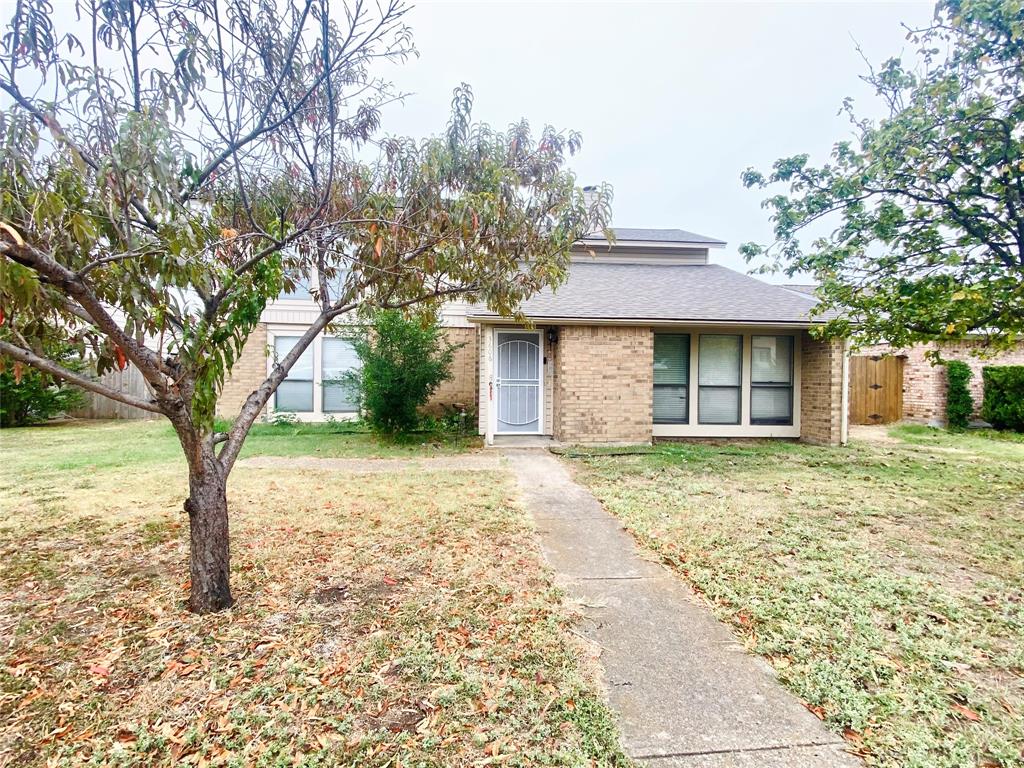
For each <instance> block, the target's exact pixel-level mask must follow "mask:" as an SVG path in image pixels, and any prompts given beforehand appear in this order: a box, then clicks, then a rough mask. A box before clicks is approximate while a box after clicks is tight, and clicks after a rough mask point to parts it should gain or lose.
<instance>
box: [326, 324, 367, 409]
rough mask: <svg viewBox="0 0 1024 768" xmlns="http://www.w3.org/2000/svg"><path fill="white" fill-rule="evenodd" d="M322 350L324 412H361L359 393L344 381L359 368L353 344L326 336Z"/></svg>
mask: <svg viewBox="0 0 1024 768" xmlns="http://www.w3.org/2000/svg"><path fill="white" fill-rule="evenodd" d="M321 350H322V351H321V354H320V372H321V373H320V375H321V386H322V387H323V390H322V393H323V402H322V405H321V407H322V409H323V412H324V413H356V412H357V411H358V410H359V398H358V392H357V391H356V389H355V388H354V387H353V386H352V385H351V384H349V383H348V382H347V381H345V379H344V377H345V374H347V373H348V372H349V371H352V370H354V369H356V368H358V367H359V358H358V357H357V356H356V352H355V349H353V347H352V342H351V341H348V340H347V339H335V338H331V337H329V336H325V337H324V340H323V346H322V347H321Z"/></svg>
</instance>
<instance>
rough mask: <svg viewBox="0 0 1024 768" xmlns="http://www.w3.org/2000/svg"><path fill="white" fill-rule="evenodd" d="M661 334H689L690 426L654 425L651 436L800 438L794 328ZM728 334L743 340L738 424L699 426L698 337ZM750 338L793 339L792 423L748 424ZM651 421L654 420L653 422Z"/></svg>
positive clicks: (797, 342) (797, 335) (798, 347)
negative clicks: (740, 337) (703, 334)
mask: <svg viewBox="0 0 1024 768" xmlns="http://www.w3.org/2000/svg"><path fill="white" fill-rule="evenodd" d="M657 331H660V332H664V333H688V334H690V392H689V395H688V396H689V405H690V423H689V424H654V425H653V427H654V429H653V435H654V437H800V395H801V389H802V388H803V387H802V386H801V384H802V378H801V375H800V364H801V360H800V357H801V343H800V342H801V333H802V331H800V330H798V329H796V328H786V327H781V328H777V327H769V326H765V327H758V328H751V327H749V326H739V327H733V326H726V327H715V328H708V327H706V326H704V327H698V326H680V327H678V328H675V327H673V328H658V329H657ZM702 333H705V334H714V335H721V334H725V335H731V336H742V337H743V351H742V358H741V359H742V365H741V372H742V378H741V380H740V423H739V424H700V423H698V421H697V408H698V405H699V402H698V401H699V399H700V397H699V393H698V385H697V379H698V377H699V370H700V369H699V368H698V365H699V363H700V360H699V358H700V352H699V350H700V338H699V337H700V335H701V334H702ZM752 336H792V337H793V423H792V424H751V423H750V353H751V345H752V342H751V337H752ZM652 421H653V419H652Z"/></svg>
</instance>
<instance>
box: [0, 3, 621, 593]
mask: <svg viewBox="0 0 1024 768" xmlns="http://www.w3.org/2000/svg"><path fill="white" fill-rule="evenodd" d="M76 9H77V14H78V21H77V23H76V22H74V20H73V19H68V18H65V17H66V16H68V15H69V14H67V13H66V12H65V9H64V7H63V6H61V7H59V9H58V12H55V11H54V8H53V7H52V6H51V4H50V2H49V0H15V3H14V6H13V11H14V13H13V18H12V19H11V20H10V22H9V24H8V27H7V29H6V32H5V34H4V36H3V39H2V44H0V91H2V92H3V94H4V95H5V97H6V98H5V100H6V101H7V102H8V106H7V107H6V108H4V109H3V110H2V111H0V137H2V139H0V141H2V143H3V146H2V152H0V190H2V191H0V313H2V325H0V355H2V356H3V358H5V359H6V360H7V361H8V362H9V364H11V365H15V366H22V365H30V366H34V367H36V368H38V369H39V370H41V371H44V372H46V373H48V374H50V375H53V376H57V377H60V378H63V379H65V380H68V381H72V382H75V383H77V384H78V385H80V386H81V387H83V388H85V389H88V390H91V391H93V392H98V393H100V394H102V395H105V396H107V397H110V398H113V399H115V400H120V401H122V402H125V403H129V404H131V405H134V406H137V407H139V408H142V409H144V410H147V411H152V412H154V413H159V414H162V415H163V416H166V417H167V418H168V419H169V420H170V422H171V423H172V425H173V426H174V429H175V431H176V432H177V435H178V437H179V439H180V442H181V445H182V448H183V450H184V453H185V456H186V458H187V460H188V469H189V481H190V482H189V497H188V499H187V500H186V502H185V510H186V511H187V512H188V515H189V519H190V531H191V585H192V586H191V595H190V607H191V608H192V609H193V610H195V611H211V610H217V609H221V608H224V607H226V606H228V605H230V604H231V602H232V596H231V592H230V589H229V580H228V572H229V547H228V512H227V501H226V491H225V488H226V481H227V476H228V473H229V472H230V471H231V468H232V465H233V464H234V462H235V459H236V458H237V456H238V453H239V450H240V449H241V447H242V443H243V441H244V440H245V437H246V435H247V433H248V431H249V428H250V427H251V425H252V424H253V422H254V421H255V420H256V418H257V417H258V415H259V413H260V412H261V410H262V409H263V407H264V406H265V404H266V403H267V401H268V399H269V398H270V397H271V395H272V393H273V392H274V390H275V389H276V387H277V386H278V385H279V384H280V383H281V381H282V380H283V379H284V378H285V377H286V375H287V374H288V371H289V369H290V368H291V367H292V365H293V364H294V363H295V362H296V360H297V359H298V358H299V356H300V355H301V354H302V352H303V351H304V350H305V349H306V348H307V347H308V345H309V344H310V343H311V342H312V341H313V340H314V338H315V337H316V336H317V335H318V334H320V333H321V332H323V331H324V330H325V329H326V328H328V326H329V325H330V324H331V323H332V322H336V321H338V320H339V319H340V318H342V317H343V316H345V315H346V314H347V313H353V312H357V311H359V310H365V311H372V310H375V309H382V308H383V309H396V308H398V309H402V308H404V309H409V308H417V307H419V308H423V309H424V310H426V311H433V310H434V309H435V308H436V306H437V305H438V304H439V303H440V302H442V301H444V300H446V299H448V298H450V297H453V296H456V295H464V296H469V297H471V298H474V299H477V300H480V301H484V302H486V303H487V304H488V305H489V306H490V307H492V308H493V309H495V310H498V311H501V312H505V313H512V312H514V311H515V309H516V307H517V306H518V304H519V303H520V301H521V300H522V299H524V298H525V297H527V296H529V295H530V294H532V293H533V292H535V291H536V290H538V289H539V288H541V287H543V286H547V285H554V284H557V283H558V282H559V280H561V279H562V278H563V276H564V274H565V271H566V267H567V264H568V251H569V246H570V245H571V244H572V242H573V241H575V240H576V239H577V238H579V237H580V236H581V235H583V234H584V233H586V232H588V231H593V230H594V229H595V228H598V229H600V228H603V227H604V226H605V222H606V221H607V220H608V217H609V210H608V206H609V200H610V190H609V189H607V188H605V187H602V188H601V189H600V190H599V194H598V195H597V196H596V197H595V198H592V199H591V198H585V196H584V195H583V193H582V190H580V189H579V188H577V187H576V185H575V178H574V176H573V175H572V174H571V173H570V172H569V171H568V170H567V168H566V160H567V157H568V155H569V154H571V153H574V152H575V151H577V149H578V148H579V143H580V139H579V136H578V135H577V134H575V133H561V132H558V131H555V130H554V129H552V128H545V129H544V130H543V131H542V132H541V133H540V135H539V136H534V135H533V134H532V133H531V130H530V127H529V126H528V125H527V124H526V123H525V122H521V123H518V124H515V125H512V126H511V127H510V128H509V129H508V130H506V131H495V130H492V129H490V128H488V127H487V126H485V125H479V124H474V123H473V122H472V120H471V106H472V98H471V93H470V90H469V88H468V87H465V86H463V87H461V88H459V89H458V90H457V91H456V94H455V99H454V102H453V105H452V117H451V121H450V123H449V124H448V126H447V129H446V130H445V132H444V133H443V135H441V136H440V137H438V138H435V139H430V140H426V141H414V140H411V139H400V138H393V137H381V136H380V135H379V123H380V117H381V108H382V107H383V106H384V105H385V104H387V103H388V102H390V101H392V100H394V99H395V98H397V95H396V94H395V92H394V90H393V88H392V87H391V86H390V85H389V84H388V83H387V82H385V81H382V80H380V79H379V78H377V77H376V76H375V72H377V71H378V70H379V67H378V66H377V65H378V63H380V62H386V61H389V60H402V59H404V58H405V57H406V56H408V55H409V54H410V53H411V52H412V51H413V48H412V42H411V37H410V32H409V30H408V28H407V27H406V26H405V25H404V21H403V19H404V16H405V14H406V10H407V9H406V6H405V5H404V4H403V2H402V0H391V1H390V2H389V3H386V4H383V5H380V4H376V3H372V4H371V3H366V2H364V0H351V1H350V2H347V3H339V2H329V0H79V2H78V3H77V5H76ZM366 156H372V157H374V158H375V159H374V160H373V161H372V162H367V161H364V160H361V159H360V158H362V157H366ZM299 279H308V280H309V281H310V283H311V285H312V291H313V294H314V299H315V301H316V304H317V306H318V308H319V310H320V313H319V316H318V317H317V319H316V320H315V321H314V322H313V323H312V324H311V325H310V327H309V328H308V330H307V331H306V332H305V333H304V334H303V335H302V337H301V339H300V340H299V342H298V343H297V344H296V345H295V346H294V348H293V349H292V350H291V351H290V352H289V353H288V354H287V355H286V356H284V357H283V358H282V359H280V360H277V361H276V364H275V365H273V367H272V370H271V372H270V375H269V376H268V377H267V379H266V381H264V382H263V383H262V385H260V386H259V387H258V388H257V389H256V390H255V391H253V392H252V394H251V395H249V397H248V399H247V400H246V401H245V404H244V406H243V407H242V409H241V413H240V414H239V415H238V417H237V418H236V419H235V421H234V422H233V424H232V426H231V428H230V431H229V432H227V433H226V434H215V433H214V431H213V421H214V410H215V405H216V401H217V397H218V394H219V392H220V389H221V386H222V384H223V382H224V378H225V375H226V374H227V373H228V372H229V371H230V369H231V366H232V363H233V362H234V360H235V359H237V357H238V355H239V353H240V351H241V349H242V347H243V345H244V344H245V341H246V339H247V338H248V336H249V334H250V333H251V332H252V330H253V329H254V328H255V326H256V324H257V322H258V321H259V318H260V314H261V312H262V311H263V309H264V307H265V306H266V304H267V302H268V301H269V300H271V299H273V298H274V297H276V296H278V295H279V294H280V293H281V292H282V290H283V291H288V290H289V289H291V288H293V287H294V283H295V281H296V280H299ZM54 340H61V341H65V342H68V343H70V344H72V345H74V347H75V348H77V349H78V351H79V353H80V354H81V355H87V354H89V353H90V350H91V354H92V355H94V356H95V358H96V360H97V361H98V365H99V369H100V371H101V372H102V371H103V370H104V369H108V368H110V367H112V366H118V367H122V368H123V367H124V366H126V365H134V366H137V367H138V369H139V371H140V372H141V373H142V376H143V377H144V378H145V381H146V383H147V384H148V387H149V390H150V393H151V394H150V396H149V397H146V398H137V397H132V396H130V395H127V394H125V393H121V392H117V391H113V390H111V389H109V388H107V387H105V386H103V385H102V384H101V383H99V382H97V381H95V380H92V379H90V378H88V377H85V376H82V375H80V374H77V373H75V372H74V371H70V370H68V369H67V368H65V367H63V366H62V365H61V364H60V362H59V361H58V360H54V359H52V358H49V357H47V356H46V354H45V349H46V348H47V345H48V344H51V343H52V342H53V341H54ZM126 482H130V479H129V478H128V477H126Z"/></svg>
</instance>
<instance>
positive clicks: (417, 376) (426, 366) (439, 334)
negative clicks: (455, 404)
mask: <svg viewBox="0 0 1024 768" xmlns="http://www.w3.org/2000/svg"><path fill="white" fill-rule="evenodd" d="M458 347H459V345H457V344H449V343H448V342H447V341H446V339H445V336H444V331H442V329H441V327H440V326H439V325H438V322H437V318H436V316H435V317H422V318H416V317H406V316H404V315H403V314H402V313H401V312H399V311H397V310H384V311H381V312H378V313H377V314H376V315H374V317H373V320H372V322H370V323H368V324H367V325H365V326H363V327H362V328H361V329H360V331H359V334H358V336H357V337H356V338H355V340H354V348H355V352H356V355H357V356H358V357H359V363H360V366H359V370H358V371H354V372H353V373H352V374H351V383H352V384H353V386H354V387H355V388H356V389H357V390H358V392H359V403H360V407H361V408H362V410H363V414H364V417H365V418H366V421H367V422H368V423H369V425H370V427H371V429H373V430H375V431H377V432H383V433H385V434H389V435H396V434H399V433H402V432H409V431H411V430H413V429H415V428H416V426H417V424H418V423H419V420H420V419H419V408H420V406H422V405H425V404H426V402H427V400H429V399H430V396H431V395H432V394H433V393H434V390H435V389H437V387H438V385H439V384H440V383H441V382H443V381H445V380H446V379H448V378H451V368H452V360H453V358H454V356H455V350H456V349H458Z"/></svg>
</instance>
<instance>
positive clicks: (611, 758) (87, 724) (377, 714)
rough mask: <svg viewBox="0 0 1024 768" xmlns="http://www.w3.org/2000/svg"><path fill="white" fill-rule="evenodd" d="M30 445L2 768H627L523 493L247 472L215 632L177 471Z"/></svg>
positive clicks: (15, 529) (17, 546)
mask: <svg viewBox="0 0 1024 768" xmlns="http://www.w3.org/2000/svg"><path fill="white" fill-rule="evenodd" d="M131 434H133V435H136V434H137V433H131ZM15 437H16V439H11V438H10V437H9V436H4V437H3V438H0V440H2V443H3V445H2V453H0V459H2V460H4V461H5V463H6V466H7V467H8V469H9V470H10V471H9V472H5V475H4V480H3V483H2V485H0V503H2V505H3V508H4V510H5V519H4V521H3V523H2V527H0V563H2V565H0V568H2V572H0V636H2V637H3V638H5V639H4V644H3V646H2V647H0V720H2V721H3V722H4V723H5V726H4V729H3V734H2V736H0V764H10V765H50V764H53V765H64V764H68V765H70V764H81V763H90V764H97V765H100V764H110V765H171V764H179V763H187V764H194V765H207V764H211V765H213V764H227V765H239V766H241V765H246V766H248V765H293V764H300V765H339V764H342V765H382V766H383V765H393V766H397V765H406V766H408V765H470V764H473V765H480V764H492V763H494V764H502V765H527V764H537V763H544V764H564V765H579V764H582V765H586V764H595V763H596V764H615V763H622V762H624V758H623V757H622V755H621V753H620V752H619V749H618V746H617V741H616V736H615V731H614V728H613V726H612V724H611V719H610V716H609V714H608V712H607V710H606V709H605V707H604V705H603V704H602V703H601V698H600V696H599V695H598V692H597V690H596V685H595V683H594V682H593V676H592V675H591V674H590V673H589V672H588V671H587V670H586V669H585V664H586V661H585V660H581V649H580V648H579V647H577V646H576V645H575V644H574V643H573V642H572V640H571V639H570V638H571V635H570V634H569V633H568V631H567V630H568V626H569V624H570V622H571V620H572V617H570V616H569V615H568V614H567V612H566V610H565V609H564V608H563V607H562V604H561V600H560V595H559V593H558V592H557V590H556V589H555V588H554V587H553V586H552V584H551V582H550V579H549V576H548V573H547V572H546V571H545V570H544V568H543V567H542V566H541V564H540V561H539V558H538V553H537V551H536V547H535V543H534V539H533V537H532V534H531V532H530V530H529V529H528V527H527V526H526V525H525V523H524V517H523V514H522V512H521V511H520V510H519V509H518V507H517V506H516V504H515V503H514V501H513V496H512V494H513V490H512V486H511V485H510V482H509V480H508V478H507V477H506V476H505V475H504V474H503V473H494V472H474V473H470V472H452V471H447V472H444V473H437V472H423V471H421V472H403V473H401V474H383V475H362V476H345V475H343V474H339V473H337V472H323V471H312V470H303V471H287V470H266V469H246V468H240V469H239V470H237V472H236V474H235V475H234V476H233V479H232V483H231V487H230V504H231V507H232V546H233V569H232V577H233V588H234V592H235V596H236V598H237V600H238V604H237V606H236V607H235V608H233V609H232V610H230V611H227V612H225V613H222V614H218V615H215V616H205V617H197V616H193V615H190V614H188V613H186V612H185V611H184V610H183V605H184V603H183V600H184V597H185V588H186V584H185V583H184V582H185V578H186V576H185V574H187V568H186V556H187V541H186V534H187V524H186V521H185V520H184V518H183V515H182V514H181V513H180V511H179V510H180V502H181V498H182V496H183V492H184V484H183V474H182V471H181V470H182V467H181V466H180V464H179V462H178V461H177V459H176V458H174V452H173V450H170V451H167V450H165V448H164V447H162V446H154V445H152V444H149V443H146V442H145V441H142V442H140V444H139V445H138V450H137V451H136V454H137V455H138V459H137V460H136V461H134V462H123V461H111V460H110V456H111V455H112V453H116V451H117V450H119V448H118V446H117V445H116V444H115V443H113V442H111V443H109V444H107V443H105V442H104V441H105V440H110V441H116V440H117V439H118V437H117V432H116V430H114V431H110V430H106V431H105V432H104V433H103V436H102V437H101V438H98V437H97V433H90V432H89V431H88V430H85V431H81V430H79V431H77V432H74V431H69V432H55V431H53V430H52V429H46V430H36V431H34V432H31V433H28V432H23V433H19V434H18V435H16V436H15ZM83 439H87V440H92V442H93V443H96V444H94V445H92V446H91V447H90V448H88V449H87V450H86V449H82V446H81V445H80V443H81V441H82V440H83ZM54 445H61V446H63V449H62V450H61V451H59V452H58V451H53V450H48V448H47V446H50V447H51V449H52V446H54ZM90 457H93V460H92V461H90ZM135 478H138V479H135Z"/></svg>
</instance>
